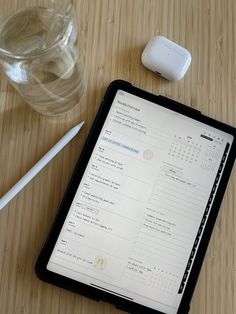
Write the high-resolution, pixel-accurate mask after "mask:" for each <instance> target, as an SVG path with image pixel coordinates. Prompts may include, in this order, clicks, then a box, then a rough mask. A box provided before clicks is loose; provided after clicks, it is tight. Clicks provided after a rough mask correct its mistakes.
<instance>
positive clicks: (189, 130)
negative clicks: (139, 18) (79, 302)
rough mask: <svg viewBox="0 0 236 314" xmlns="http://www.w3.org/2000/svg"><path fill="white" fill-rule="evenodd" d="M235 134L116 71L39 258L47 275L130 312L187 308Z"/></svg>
mask: <svg viewBox="0 0 236 314" xmlns="http://www.w3.org/2000/svg"><path fill="white" fill-rule="evenodd" d="M235 134H236V130H235V129H234V128H233V127H230V126H228V125H226V124H223V123H221V122H219V121H216V120H213V119H211V118H209V117H206V116H204V115H202V114H201V113H200V112H199V111H196V110H194V109H191V108H189V107H187V106H184V105H182V104H180V103H176V102H175V101H173V100H170V99H168V98H165V97H163V96H155V95H152V94H150V93H148V92H145V91H143V90H140V89H138V88H136V87H134V86H132V85H131V84H129V83H127V82H124V81H114V82H113V83H112V84H111V85H110V86H109V88H108V90H107V92H106V94H105V96H104V99H103V102H102V105H101V107H100V110H99V112H98V114H97V117H96V119H95V122H94V124H93V127H92V129H91V132H90V135H89V137H88V140H87V142H86V144H85V147H84V149H83V152H82V154H81V157H80V159H79V162H78V164H77V167H76V169H75V172H74V174H73V177H72V179H71V182H70V184H69V187H68V189H67V192H66V194H65V197H64V199H63V201H62V204H61V206H60V209H59V213H58V215H57V217H56V220H55V223H54V225H53V227H52V229H51V232H50V235H49V237H48V239H47V241H46V243H45V245H44V247H43V249H42V251H41V254H40V256H39V258H38V261H37V263H36V273H37V275H38V276H39V278H41V279H42V280H44V281H47V282H49V283H52V284H55V285H58V286H60V287H63V288H66V289H70V290H72V291H75V292H78V293H80V294H82V295H85V296H88V297H91V298H93V299H96V300H105V301H108V302H111V303H113V304H114V305H115V306H117V307H118V308H121V309H124V310H126V311H128V312H131V313H165V314H176V313H181V314H184V313H187V312H188V310H189V305H190V300H191V297H192V294H193V290H194V286H195V284H196V281H197V277H198V274H199V271H200V267H201V264H202V262H203V258H204V254H205V251H206V248H207V245H208V242H209V239H210V235H211V233H212V229H213V226H214V223H215V220H216V217H217V213H218V211H219V207H220V203H221V201H222V198H223V194H224V191H225V188H226V184H227V182H228V179H229V175H230V172H231V169H232V167H233V163H234V159H235V152H236V149H235ZM225 214H226V213H225Z"/></svg>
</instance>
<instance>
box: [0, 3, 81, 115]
mask: <svg viewBox="0 0 236 314" xmlns="http://www.w3.org/2000/svg"><path fill="white" fill-rule="evenodd" d="M39 2H40V1H37V3H39ZM76 42H77V28H76V23H75V17H74V12H73V9H72V4H71V2H70V1H69V0H64V1H63V0H55V1H53V0H52V1H44V3H43V5H40V6H30V7H24V8H20V9H18V10H16V11H15V12H14V13H13V14H11V15H9V16H8V17H6V18H4V19H3V20H2V22H1V23H0V67H1V68H2V69H3V70H4V72H5V73H6V75H7V77H8V79H9V81H10V82H11V83H12V84H13V86H14V87H15V88H16V89H17V91H18V92H19V93H20V94H21V95H22V96H23V98H24V99H25V100H26V102H28V103H29V104H30V105H31V106H32V107H33V108H34V109H35V110H37V111H38V112H40V113H43V114H46V115H57V114H61V113H64V112H66V111H68V110H70V109H71V108H73V106H74V105H76V104H77V103H78V102H79V100H80V98H81V96H82V94H83V75H82V65H81V58H80V55H79V52H78V49H77V47H76Z"/></svg>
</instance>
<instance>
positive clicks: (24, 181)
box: [0, 121, 84, 210]
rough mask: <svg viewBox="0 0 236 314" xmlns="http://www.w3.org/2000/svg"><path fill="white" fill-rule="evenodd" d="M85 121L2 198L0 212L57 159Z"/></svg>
mask: <svg viewBox="0 0 236 314" xmlns="http://www.w3.org/2000/svg"><path fill="white" fill-rule="evenodd" d="M83 124H84V121H83V122H81V123H79V124H77V125H76V126H75V127H73V128H72V129H71V130H70V131H69V132H67V133H66V134H65V135H64V136H63V137H62V138H61V139H60V140H59V141H58V142H57V143H56V144H55V145H54V146H53V147H52V148H51V149H50V150H49V152H48V153H46V154H45V155H44V156H43V157H42V158H41V159H40V160H39V161H38V162H37V163H36V164H35V165H34V166H33V167H32V168H31V169H30V170H29V171H28V172H27V173H26V174H25V175H24V176H23V177H22V178H21V179H20V180H19V181H18V182H17V183H16V184H15V185H14V186H13V187H12V188H11V189H10V190H9V191H8V192H7V193H6V194H5V195H4V196H3V197H2V198H0V210H1V209H2V208H3V207H4V206H6V205H7V203H8V202H10V200H12V199H13V197H14V196H16V194H17V193H19V192H20V191H21V190H22V189H23V188H24V187H25V186H26V184H28V183H29V182H30V181H31V180H32V179H33V178H34V177H35V176H36V174H38V173H39V171H40V170H42V169H43V167H45V166H46V165H47V164H48V163H49V161H50V160H51V159H52V158H53V157H55V156H56V155H57V154H58V153H59V152H60V151H61V150H62V148H63V147H64V146H66V144H68V143H69V142H70V141H71V140H72V139H73V138H74V137H75V136H76V134H78V133H79V131H80V129H81V128H82V126H83Z"/></svg>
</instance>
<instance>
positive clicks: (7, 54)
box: [0, 6, 73, 60]
mask: <svg viewBox="0 0 236 314" xmlns="http://www.w3.org/2000/svg"><path fill="white" fill-rule="evenodd" d="M31 8H32V7H24V8H21V9H19V10H16V11H14V14H16V13H19V12H21V11H25V10H26V9H31ZM38 8H44V7H42V6H39V7H38ZM52 10H53V9H52ZM72 11H73V10H71V13H70V14H68V15H67V21H66V22H65V25H64V27H63V32H62V33H61V35H60V37H59V38H58V39H57V40H55V41H54V42H53V43H52V44H50V45H49V46H46V47H45V48H41V49H39V50H38V51H37V50H36V51H35V52H30V53H26V54H23V53H17V54H16V53H14V51H11V50H7V49H4V48H1V47H0V57H1V55H4V56H5V57H10V58H13V59H17V60H24V59H34V58H36V57H38V56H41V55H44V54H46V53H48V52H50V50H52V49H54V48H55V47H56V46H58V45H59V44H60V43H61V42H63V41H64V40H65V38H66V37H65V34H66V32H67V30H68V26H69V25H70V19H69V18H68V16H71V17H72V16H73V13H72ZM10 18H12V15H9V16H6V17H5V18H3V19H2V20H0V30H1V27H2V25H3V24H4V23H6V21H7V20H8V19H10Z"/></svg>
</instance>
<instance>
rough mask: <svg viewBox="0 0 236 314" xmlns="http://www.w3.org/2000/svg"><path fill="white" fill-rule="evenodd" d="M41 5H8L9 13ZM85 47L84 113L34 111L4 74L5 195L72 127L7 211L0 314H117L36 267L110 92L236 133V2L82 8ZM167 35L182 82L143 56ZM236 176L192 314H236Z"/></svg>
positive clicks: (89, 2)
mask: <svg viewBox="0 0 236 314" xmlns="http://www.w3.org/2000/svg"><path fill="white" fill-rule="evenodd" d="M32 1H33V0H29V1H26V0H25V1H20V0H18V1H17V0H16V1H15V0H8V1H7V2H6V1H4V0H0V8H1V10H0V11H1V14H4V12H5V11H4V10H6V9H8V8H9V7H11V8H16V7H17V6H18V5H22V4H27V2H28V3H32ZM74 2H75V9H76V13H77V16H78V32H79V37H78V46H79V48H80V51H81V55H82V60H83V64H84V78H85V82H86V88H85V93H84V96H83V98H82V99H81V102H80V105H79V106H77V107H76V108H75V109H73V111H72V112H70V113H67V114H66V115H64V116H63V117H60V118H49V117H45V116H42V115H40V114H38V113H37V112H35V111H34V110H32V109H31V108H30V107H29V106H28V105H27V104H26V103H25V102H24V100H23V99H22V98H21V97H20V96H19V95H18V94H17V92H16V91H15V90H14V89H13V87H11V85H10V84H9V83H8V82H7V80H6V78H5V76H4V75H3V74H0V76H1V77H0V165H1V167H0V178H1V182H0V195H3V194H4V193H6V192H7V191H8V189H9V188H10V187H11V186H12V185H13V184H14V183H15V182H16V181H17V180H18V179H19V178H21V176H22V175H24V174H25V173H26V171H27V170H28V169H30V168H31V166H32V165H34V163H35V162H36V161H38V160H39V159H40V157H42V156H43V155H44V154H45V153H46V152H47V151H48V150H49V148H50V147H52V146H53V144H55V143H56V142H57V140H58V139H59V138H60V137H61V136H63V135H64V134H65V133H66V131H68V130H69V129H70V128H71V127H72V126H74V125H75V124H76V123H78V122H79V121H81V120H85V121H86V124H85V126H84V127H83V129H82V131H81V133H80V134H79V136H77V137H76V139H74V140H73V141H72V142H71V143H70V144H69V145H67V146H66V147H65V148H64V149H63V151H62V152H60V153H59V155H58V156H57V157H56V158H54V159H53V160H52V161H51V162H50V163H49V164H48V165H47V166H46V167H45V168H44V170H43V171H41V172H40V173H39V174H38V175H37V177H35V178H34V179H33V180H32V181H31V182H30V183H29V184H28V185H27V187H26V188H25V189H24V190H23V191H21V192H20V193H19V194H18V195H17V196H16V197H15V198H14V199H13V200H12V201H11V202H10V203H9V204H8V205H7V206H6V207H5V208H4V209H3V210H2V211H0V309H1V310H0V312H1V314H13V313H16V314H19V313H22V314H42V313H45V314H54V313H57V314H59V313H60V314H66V313H68V314H73V313H80V314H94V313H97V314H111V313H112V314H115V313H122V312H121V311H119V310H117V309H115V308H114V307H113V306H112V305H110V304H108V303H105V302H99V303H98V302H96V301H93V300H90V299H88V298H85V297H82V296H80V295H77V294H74V293H72V292H69V291H66V290H63V289H60V288H58V287H55V286H52V285H49V284H47V283H44V282H42V281H40V280H39V279H38V278H37V277H36V276H35V273H34V264H35V261H36V259H37V257H38V254H39V252H40V249H41V247H42V245H43V243H44V241H45V239H46V237H47V234H48V232H49V229H50V227H51V224H52V223H53V221H54V218H55V215H56V213H57V209H58V205H59V203H60V201H61V199H62V197H63V194H64V192H65V190H66V187H67V184H68V182H69V179H70V176H71V174H72V172H73V169H74V167H75V164H76V161H77V159H78V157H79V155H80V152H81V150H82V147H83V145H84V142H85V140H86V137H87V135H88V132H89V130H90V127H91V125H92V122H93V120H94V118H95V116H96V113H97V111H98V108H99V105H100V103H101V99H102V96H103V94H104V91H105V89H106V87H107V85H108V84H109V83H110V82H111V81H112V80H114V79H117V78H119V79H124V80H127V81H130V82H132V83H133V84H134V85H136V86H138V87H140V88H143V89H146V90H149V91H151V92H153V93H155V94H163V95H166V96H167V97H171V98H174V99H176V100H178V101H180V102H183V103H185V104H186V105H189V106H191V107H193V108H196V109H199V110H201V111H202V112H203V113H204V114H207V115H209V116H211V117H213V118H216V119H218V120H221V121H223V122H226V123H229V124H231V125H233V126H236V109H235V108H236V106H235V99H236V62H235V56H236V37H235V36H236V23H235V21H234V19H235V16H236V2H235V1H234V0H198V1H195V0H79V1H74ZM159 34H161V35H164V36H166V37H168V38H169V39H171V40H173V41H175V42H177V43H179V44H180V45H182V46H184V47H186V48H187V49H189V50H190V51H191V53H192V65H191V67H190V69H189V71H188V72H187V74H186V76H185V77H184V79H182V80H181V81H178V82H169V81H166V80H164V79H161V78H159V77H157V76H156V75H155V74H154V73H152V72H150V71H148V70H147V69H145V68H144V67H143V66H142V64H141V62H140V55H141V52H142V50H143V48H144V46H145V45H146V43H147V42H148V40H149V39H150V38H151V37H153V36H155V35H159ZM235 179H236V177H235V172H233V173H232V175H231V178H230V182H229V185H228V188H227V191H226V194H225V197H224V200H223V203H222V206H221V211H220V213H219V216H218V218H217V222H216V225H215V228H214V232H213V236H212V238H211V241H210V244H209V247H208V250H207V254H206V258H205V260H204V263H203V266H202V269H201V273H200V277H199V280H198V283H197V286H196V289H195V292H194V296H193V299H192V303H191V310H190V313H191V314H199V313H201V314H213V313H214V314H232V313H236V289H235V285H236V272H235V271H236V247H235V243H236V242H235V241H236V240H235V239H236V229H235V224H236V215H235V213H234V207H235V202H236V200H235V194H236V185H235V184H236V182H235Z"/></svg>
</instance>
